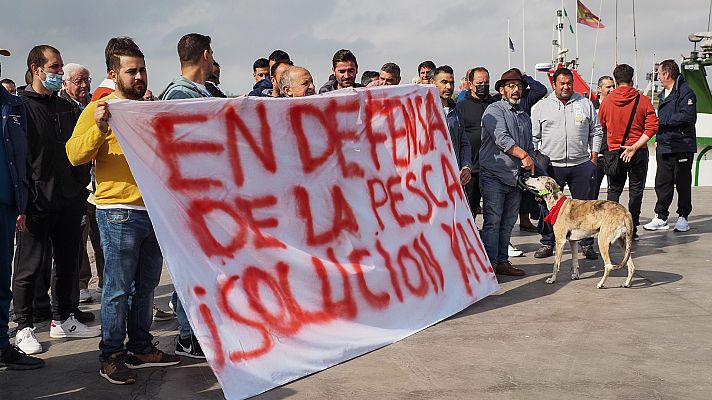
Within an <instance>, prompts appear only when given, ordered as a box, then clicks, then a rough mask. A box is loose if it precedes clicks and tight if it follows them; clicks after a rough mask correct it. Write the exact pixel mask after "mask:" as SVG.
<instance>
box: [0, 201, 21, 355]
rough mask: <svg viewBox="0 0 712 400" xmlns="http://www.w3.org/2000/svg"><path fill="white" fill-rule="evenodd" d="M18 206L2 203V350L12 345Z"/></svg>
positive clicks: (0, 286) (0, 324)
mask: <svg viewBox="0 0 712 400" xmlns="http://www.w3.org/2000/svg"><path fill="white" fill-rule="evenodd" d="M16 220H17V207H16V206H8V205H5V204H0V350H4V349H5V348H7V346H9V345H10V337H9V336H8V334H7V329H8V323H9V322H10V301H11V300H12V292H11V291H10V276H11V275H12V253H13V248H12V247H13V244H14V241H15V221H16Z"/></svg>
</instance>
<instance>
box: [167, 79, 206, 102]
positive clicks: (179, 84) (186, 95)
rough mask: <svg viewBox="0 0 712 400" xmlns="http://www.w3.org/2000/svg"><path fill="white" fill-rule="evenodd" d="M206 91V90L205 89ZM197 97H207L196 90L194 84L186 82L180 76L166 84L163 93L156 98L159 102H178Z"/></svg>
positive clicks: (189, 81) (186, 80)
mask: <svg viewBox="0 0 712 400" xmlns="http://www.w3.org/2000/svg"><path fill="white" fill-rule="evenodd" d="M205 90H206V91H207V89H205ZM197 97H208V96H207V93H204V92H203V91H202V90H200V89H199V88H198V86H197V85H196V84H195V82H193V81H191V80H188V79H186V78H184V77H182V76H179V77H178V78H176V79H174V80H173V81H172V82H171V83H169V84H168V86H167V87H166V89H165V90H163V93H161V95H160V96H158V98H159V99H161V100H178V99H194V98H197Z"/></svg>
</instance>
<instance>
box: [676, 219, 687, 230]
mask: <svg viewBox="0 0 712 400" xmlns="http://www.w3.org/2000/svg"><path fill="white" fill-rule="evenodd" d="M689 230H690V224H689V223H687V219H685V217H679V218H678V219H677V222H676V223H675V232H687V231H689Z"/></svg>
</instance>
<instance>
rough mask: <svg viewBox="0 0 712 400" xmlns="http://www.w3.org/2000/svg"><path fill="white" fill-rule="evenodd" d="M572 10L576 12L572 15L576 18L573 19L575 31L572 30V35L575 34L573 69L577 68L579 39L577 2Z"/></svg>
mask: <svg viewBox="0 0 712 400" xmlns="http://www.w3.org/2000/svg"><path fill="white" fill-rule="evenodd" d="M574 10H575V11H574V12H575V13H576V14H575V15H574V18H575V19H576V21H574V29H575V30H576V32H574V36H576V61H574V65H573V67H574V69H575V68H577V67H578V61H579V40H578V26H579V24H578V3H577V4H576V8H574ZM569 23H571V21H570V20H569Z"/></svg>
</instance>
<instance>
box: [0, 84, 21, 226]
mask: <svg viewBox="0 0 712 400" xmlns="http://www.w3.org/2000/svg"><path fill="white" fill-rule="evenodd" d="M0 116H1V117H0V118H2V119H1V120H0V124H2V125H0V128H1V130H0V133H1V134H2V136H0V139H2V145H0V159H1V160H2V161H4V162H2V163H0V183H1V184H2V188H0V203H2V204H5V205H15V206H17V212H18V213H20V214H22V213H24V212H25V208H26V206H27V114H26V112H25V107H23V105H22V100H21V99H20V98H19V97H17V96H13V95H11V94H10V93H8V92H7V90H5V88H4V87H2V85H0Z"/></svg>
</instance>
